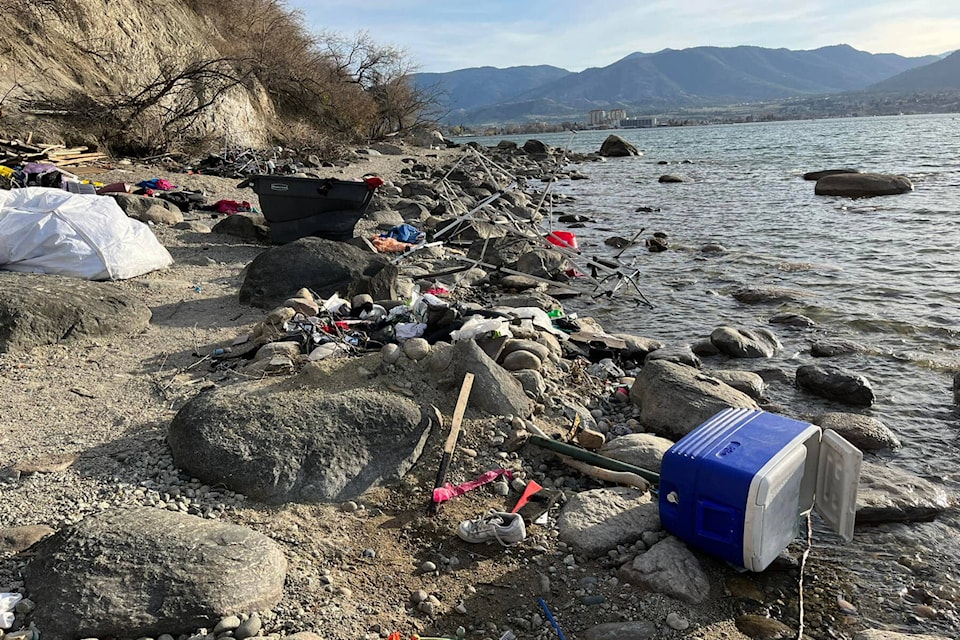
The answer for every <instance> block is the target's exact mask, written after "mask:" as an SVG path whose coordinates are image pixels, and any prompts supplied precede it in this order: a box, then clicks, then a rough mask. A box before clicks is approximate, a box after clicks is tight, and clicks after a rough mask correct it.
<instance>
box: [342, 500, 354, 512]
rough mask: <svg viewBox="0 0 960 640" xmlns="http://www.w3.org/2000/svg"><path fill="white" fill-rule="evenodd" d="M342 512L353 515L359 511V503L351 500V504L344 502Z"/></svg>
mask: <svg viewBox="0 0 960 640" xmlns="http://www.w3.org/2000/svg"><path fill="white" fill-rule="evenodd" d="M340 510H341V511H343V512H345V513H353V512H354V511H356V510H357V503H356V502H354V501H353V500H350V501H349V502H344V503H343V504H341V505H340Z"/></svg>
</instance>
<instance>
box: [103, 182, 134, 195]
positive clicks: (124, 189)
mask: <svg viewBox="0 0 960 640" xmlns="http://www.w3.org/2000/svg"><path fill="white" fill-rule="evenodd" d="M132 191H133V187H131V186H130V185H129V184H127V183H126V182H111V183H110V184H105V185H103V186H102V187H100V188H99V189H97V195H100V196H102V195H104V194H105V193H130V192H132Z"/></svg>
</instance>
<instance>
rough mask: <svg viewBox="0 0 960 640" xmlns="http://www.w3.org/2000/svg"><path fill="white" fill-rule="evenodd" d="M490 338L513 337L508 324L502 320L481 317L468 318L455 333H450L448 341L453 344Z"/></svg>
mask: <svg viewBox="0 0 960 640" xmlns="http://www.w3.org/2000/svg"><path fill="white" fill-rule="evenodd" d="M487 336H491V337H494V338H499V337H503V336H506V337H508V338H512V337H513V332H511V331H510V323H508V322H507V321H506V320H504V319H502V318H484V317H483V316H470V317H469V318H467V320H466V322H464V323H463V326H462V327H461V328H459V329H457V330H456V331H451V332H450V339H451V340H452V341H453V342H459V341H461V340H471V339H475V338H483V337H487Z"/></svg>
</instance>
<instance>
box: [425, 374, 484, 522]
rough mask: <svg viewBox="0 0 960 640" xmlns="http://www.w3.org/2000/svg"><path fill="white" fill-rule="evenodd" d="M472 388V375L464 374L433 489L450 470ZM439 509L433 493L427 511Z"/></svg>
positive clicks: (444, 478)
mask: <svg viewBox="0 0 960 640" xmlns="http://www.w3.org/2000/svg"><path fill="white" fill-rule="evenodd" d="M472 388H473V374H472V373H469V372H468V373H466V374H464V376H463V383H462V384H461V385H460V395H459V396H457V404H456V406H455V407H454V408H453V422H451V424H450V433H449V434H448V435H447V441H446V442H444V443H443V456H442V457H441V458H440V468H439V469H438V470H437V479H436V481H435V482H434V484H433V488H434V489H439V488H441V487H442V486H443V483H444V482H446V479H447V471H448V470H449V469H450V460H451V459H452V458H453V450H454V449H455V448H456V446H457V440H458V439H459V438H460V427H461V425H462V424H463V414H464V412H466V410H467V402H468V401H469V400H470V389H472ZM439 509H440V503H439V502H435V501H434V500H433V493H432V492H431V494H430V507H429V509H428V511H429V512H430V513H431V514H435V513H436V512H437V511H439Z"/></svg>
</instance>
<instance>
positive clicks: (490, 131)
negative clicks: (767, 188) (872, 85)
mask: <svg viewBox="0 0 960 640" xmlns="http://www.w3.org/2000/svg"><path fill="white" fill-rule="evenodd" d="M638 110H639V109H638ZM922 113H960V91H953V90H948V91H918V92H908V93H874V94H869V93H862V92H859V93H842V94H831V95H819V96H809V97H800V98H792V99H788V100H780V101H771V102H760V103H743V104H737V105H727V106H717V107H700V108H696V109H694V108H683V109H677V110H676V111H675V112H674V113H671V114H656V115H647V114H643V115H633V116H631V115H629V113H628V111H627V110H626V109H622V108H613V109H594V110H592V111H590V112H589V113H588V114H586V115H587V118H586V119H585V121H579V120H570V119H562V120H559V119H558V118H551V119H547V118H544V119H543V120H541V121H527V122H517V123H504V124H490V125H483V126H464V125H458V126H451V127H446V130H447V132H448V133H451V134H453V135H490V136H496V135H516V134H524V133H549V132H555V131H584V130H591V129H643V128H651V127H682V126H697V125H708V124H734V123H746V122H770V121H779V120H812V119H820V118H857V117H869V116H891V115H893V116H895V115H911V114H922Z"/></svg>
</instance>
